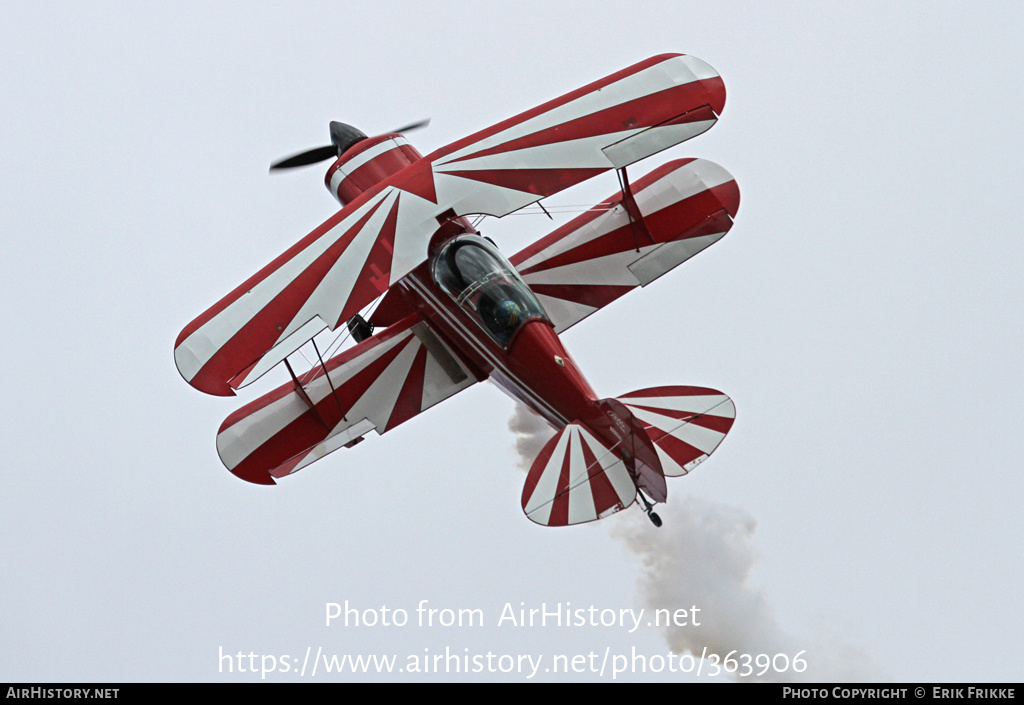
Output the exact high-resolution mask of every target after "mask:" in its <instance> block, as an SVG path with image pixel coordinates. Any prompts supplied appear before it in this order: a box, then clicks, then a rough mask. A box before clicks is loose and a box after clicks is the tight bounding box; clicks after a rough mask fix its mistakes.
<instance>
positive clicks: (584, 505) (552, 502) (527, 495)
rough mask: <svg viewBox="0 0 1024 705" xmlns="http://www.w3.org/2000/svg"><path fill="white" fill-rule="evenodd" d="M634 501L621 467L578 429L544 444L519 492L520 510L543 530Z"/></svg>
mask: <svg viewBox="0 0 1024 705" xmlns="http://www.w3.org/2000/svg"><path fill="white" fill-rule="evenodd" d="M635 499H636V485H635V483H634V482H633V479H632V478H631V477H630V474H629V470H627V469H626V465H625V463H623V461H622V460H621V459H620V458H619V457H618V456H616V455H615V453H613V452H612V451H611V450H610V449H609V448H607V447H605V445H604V444H603V443H601V441H599V440H598V439H597V438H595V437H594V436H593V434H591V433H590V432H589V431H588V430H587V429H586V428H585V427H584V426H583V425H582V424H580V423H578V422H574V423H571V424H569V425H568V426H566V427H565V428H563V429H562V430H561V431H559V432H558V434H556V435H555V437H554V438H552V439H551V440H549V441H548V442H547V444H546V445H545V446H544V448H543V449H542V450H541V452H540V455H538V456H537V459H536V460H534V461H533V466H532V467H531V468H530V472H529V474H528V475H527V476H526V486H525V487H523V497H522V503H523V511H524V512H525V513H526V516H527V517H528V518H529V519H530V520H531V521H534V522H536V523H538V524H542V525H544V526H568V525H571V524H582V523H584V522H588V521H594V520H595V519H603V518H604V517H606V516H609V515H610V514H614V513H615V512H618V511H620V510H622V509H625V508H626V507H628V506H629V505H630V504H632V503H633V501H634V500H635Z"/></svg>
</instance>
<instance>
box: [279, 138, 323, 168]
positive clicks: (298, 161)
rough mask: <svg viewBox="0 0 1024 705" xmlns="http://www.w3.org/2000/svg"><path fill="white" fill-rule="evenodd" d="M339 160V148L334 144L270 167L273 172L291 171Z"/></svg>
mask: <svg viewBox="0 0 1024 705" xmlns="http://www.w3.org/2000/svg"><path fill="white" fill-rule="evenodd" d="M337 158H338V148H337V147H336V146H335V145H333V144H329V145H327V146H326V147H317V148H316V149H310V150H307V151H305V152H300V153H299V154H296V155H293V156H291V157H288V158H287V159H282V160H281V161H279V162H274V163H273V164H271V165H270V170H271V171H273V170H275V169H291V168H293V167H297V166H306V165H308V164H316V163H317V162H322V161H324V160H325V159H337Z"/></svg>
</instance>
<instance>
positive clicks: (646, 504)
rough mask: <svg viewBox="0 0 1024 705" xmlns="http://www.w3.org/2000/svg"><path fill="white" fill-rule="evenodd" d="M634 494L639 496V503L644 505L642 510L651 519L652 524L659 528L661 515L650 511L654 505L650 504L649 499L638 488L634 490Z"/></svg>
mask: <svg viewBox="0 0 1024 705" xmlns="http://www.w3.org/2000/svg"><path fill="white" fill-rule="evenodd" d="M636 496H637V497H639V498H640V503H641V504H643V505H644V512H645V513H646V514H647V518H648V519H650V520H651V523H652V524H654V525H655V526H656V527H658V528H659V529H660V528H661V517H660V516H658V515H657V514H655V513H654V512H653V511H652V510H653V509H654V505H653V504H651V501H650V500H649V499H647V497H645V496H644V493H643V492H641V491H640V489H639V488H638V489H637V491H636Z"/></svg>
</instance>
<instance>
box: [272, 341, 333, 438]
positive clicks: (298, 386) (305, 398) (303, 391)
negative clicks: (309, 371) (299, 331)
mask: <svg viewBox="0 0 1024 705" xmlns="http://www.w3.org/2000/svg"><path fill="white" fill-rule="evenodd" d="M310 342H311V343H313V349H314V350H316V359H317V360H319V361H320V369H322V370H323V371H324V377H326V378H327V384H329V385H330V387H331V396H333V397H334V403H335V404H337V405H338V412H339V413H340V414H341V419H342V421H348V417H346V415H345V410H344V409H342V408H341V400H340V399H339V398H338V390H337V389H335V388H334V382H332V381H331V375H330V374H329V373H328V372H327V365H325V364H324V358H323V356H322V355H321V354H320V348H318V347H317V345H316V341H315V340H312V339H311V340H310ZM284 366H285V367H287V368H288V374H290V375H291V376H292V381H293V382H295V393H296V394H298V395H299V397H300V398H301V399H302V401H304V402H306V406H308V407H309V410H310V411H312V412H313V416H315V417H316V420H317V421H319V422H320V425H321V426H323V427H324V428H326V429H327V430H328V431H330V430H331V425H330V424H328V423H327V422H326V421H325V420H324V418H323V416H321V415H320V412H319V411H317V408H316V404H314V403H313V401H312V400H311V399H310V398H309V395H308V394H307V393H306V388H305V387H304V386H302V382H300V381H299V378H298V377H297V376H296V375H295V370H293V369H292V365H291V363H290V362H288V358H287V357H286V358H285V359H284Z"/></svg>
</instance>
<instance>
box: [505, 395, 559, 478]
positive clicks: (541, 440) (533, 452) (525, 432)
mask: <svg viewBox="0 0 1024 705" xmlns="http://www.w3.org/2000/svg"><path fill="white" fill-rule="evenodd" d="M508 430H510V431H511V432H512V433H514V434H516V453H518V454H519V468H520V469H521V470H522V471H523V472H529V471H530V466H531V465H532V464H533V460H534V458H536V457H537V456H538V455H539V454H540V451H541V449H542V448H543V447H544V444H545V443H547V442H548V440H549V439H550V438H551V437H552V436H553V435H555V429H553V428H551V426H549V425H548V422H547V421H545V420H544V419H542V418H541V417H540V416H537V414H535V413H533V412H532V411H530V409H529V407H527V406H526V405H525V404H518V403H517V404H516V410H515V411H514V412H513V413H512V418H510V419H509V420H508Z"/></svg>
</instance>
